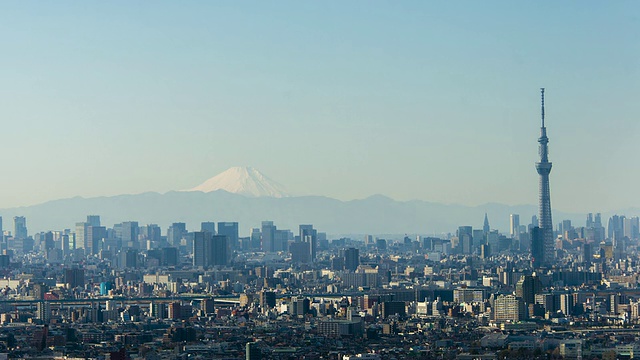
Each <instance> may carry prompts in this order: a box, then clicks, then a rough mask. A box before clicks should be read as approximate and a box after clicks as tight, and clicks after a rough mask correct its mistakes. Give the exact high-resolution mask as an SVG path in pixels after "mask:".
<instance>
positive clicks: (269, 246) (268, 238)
mask: <svg viewBox="0 0 640 360" xmlns="http://www.w3.org/2000/svg"><path fill="white" fill-rule="evenodd" d="M261 233H262V251H264V252H275V251H276V246H275V238H276V226H275V225H273V221H263V222H262V231H261Z"/></svg>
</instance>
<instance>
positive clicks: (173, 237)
mask: <svg viewBox="0 0 640 360" xmlns="http://www.w3.org/2000/svg"><path fill="white" fill-rule="evenodd" d="M186 234H187V225H186V224H185V223H173V224H171V226H169V229H168V230H167V242H169V245H171V246H174V247H179V246H180V242H181V241H182V238H183V237H184V236H185V235H186Z"/></svg>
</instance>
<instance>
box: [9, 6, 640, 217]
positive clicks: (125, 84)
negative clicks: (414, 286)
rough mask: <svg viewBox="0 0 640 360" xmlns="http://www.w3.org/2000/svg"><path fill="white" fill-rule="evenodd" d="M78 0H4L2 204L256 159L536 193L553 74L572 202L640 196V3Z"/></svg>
mask: <svg viewBox="0 0 640 360" xmlns="http://www.w3.org/2000/svg"><path fill="white" fill-rule="evenodd" d="M68 4H69V3H67V4H66V5H65V4H64V3H63V4H55V5H54V4H44V5H43V4H38V6H37V7H36V6H35V5H32V4H29V3H20V4H3V5H1V8H0V10H2V11H0V13H1V14H2V15H0V16H1V17H2V18H1V20H2V23H3V24H4V25H5V27H6V29H7V31H6V32H4V33H3V34H2V35H0V36H2V39H3V42H4V43H5V44H7V53H9V54H11V56H8V57H6V58H4V59H2V60H0V61H1V64H2V65H3V66H2V68H3V69H4V70H1V71H2V74H3V78H5V81H3V84H2V85H0V91H1V92H2V93H3V95H4V101H5V103H4V106H3V107H2V110H1V111H0V116H2V117H3V118H5V119H8V120H7V124H6V129H5V131H6V133H7V134H9V135H8V136H6V138H5V139H4V141H3V144H4V146H5V147H4V148H5V153H8V151H12V152H14V153H16V154H20V156H14V157H10V156H5V158H4V166H5V168H6V169H8V170H9V172H10V174H12V176H5V177H3V179H1V180H0V203H1V204H2V208H10V207H15V206H26V205H31V204H37V203H42V202H44V201H48V200H54V199H61V198H70V197H74V196H84V197H95V196H113V195H119V194H135V193H142V192H147V191H155V192H161V193H164V192H166V191H171V190H179V189H186V188H190V187H193V186H195V185H197V184H199V183H201V182H202V181H203V180H205V179H207V178H209V177H211V176H213V175H214V174H217V173H220V172H222V171H223V170H225V169H227V168H229V167H232V166H245V165H247V166H253V167H255V168H257V169H260V170H261V171H263V172H264V173H265V174H268V175H269V176H271V177H273V178H274V179H275V180H277V181H279V182H281V183H283V184H286V185H287V186H288V187H289V188H290V190H291V192H292V193H294V194H300V195H307V194H313V195H323V196H328V197H332V198H336V199H340V200H350V199H361V198H365V197H367V196H370V195H373V194H383V195H386V196H389V197H392V198H394V199H398V200H411V199H420V200H425V201H434V202H441V203H445V204H452V203H459V204H466V205H479V204H484V203H489V202H499V203H504V204H511V205H515V204H534V203H535V199H536V197H537V196H536V188H537V187H536V179H534V178H533V177H532V176H531V175H532V170H531V164H532V163H534V162H535V161H536V158H535V153H533V152H532V151H531V148H532V147H533V146H535V145H534V141H535V137H533V136H532V135H531V134H533V133H534V131H535V130H534V129H535V128H536V126H537V106H536V105H535V104H534V103H533V102H532V101H531V99H532V97H533V96H534V94H535V93H536V91H537V88H538V87H540V86H542V85H544V86H546V87H547V91H548V93H549V94H550V95H551V99H552V100H551V101H550V102H548V107H547V108H548V111H549V114H550V115H551V116H552V118H553V119H554V122H553V124H550V126H551V128H550V130H551V131H553V133H554V134H557V139H558V140H557V141H556V143H555V144H554V148H553V154H552V155H553V158H554V162H556V164H558V165H560V164H561V165H562V166H559V167H558V169H557V170H556V171H554V189H555V190H554V204H553V205H554V208H556V209H561V210H563V211H571V212H588V211H590V210H593V209H598V210H599V211H602V212H607V211H615V210H618V209H625V208H628V207H632V206H635V205H636V204H637V203H636V199H637V198H639V197H640V189H637V187H636V186H635V184H634V182H633V178H634V177H635V176H636V175H640V174H636V172H637V171H640V170H636V169H635V168H634V167H632V166H629V163H630V161H631V160H632V158H633V154H636V153H638V151H639V150H640V145H638V144H637V143H636V142H635V141H634V139H635V138H636V137H637V136H636V135H637V134H638V127H637V124H636V123H637V122H636V121H635V118H636V117H637V111H636V110H635V109H634V107H633V106H632V104H633V99H634V98H635V96H634V95H635V94H637V90H638V89H637V84H638V83H640V81H638V67H637V64H636V61H635V59H637V56H638V52H639V51H638V47H637V45H636V42H635V37H634V36H633V34H634V31H633V29H634V19H633V18H632V17H631V16H630V14H632V13H634V12H635V9H637V7H638V5H637V4H635V3H632V2H620V3H613V4H610V3H607V4H603V3H598V2H587V3H581V4H580V5H577V4H576V5H571V4H555V3H551V2H546V3H542V4H511V3H508V2H494V3H493V4H494V5H495V6H493V7H492V6H487V4H477V3H473V2H465V6H464V7H463V8H464V10H462V11H460V10H459V9H460V8H461V7H460V6H458V5H452V4H425V3H420V2H407V3H404V4H403V5H398V6H392V5H390V4H385V3H378V2H376V3H367V6H366V7H364V6H362V5H361V4H357V3H352V4H299V3H293V2H284V3H281V4H262V3H258V2H255V3H254V2H251V3H250V5H251V6H249V7H247V6H246V5H247V4H245V6H242V5H221V4H193V3H192V4H183V5H181V6H177V5H174V4H170V3H160V4H156V5H154V7H153V8H151V7H146V6H144V5H143V4H128V3H127V4H125V3H117V2H115V3H110V4H92V5H88V6H86V7H83V8H76V7H73V6H70V5H68ZM248 9H251V11H247V10H248ZM142 14H144V16H142ZM27 24H28V26H26V25H27ZM329 24H330V25H331V26H327V25H329ZM542 24H544V26H543V25H542ZM593 24H598V25H599V26H593ZM45 53H46V54H47V56H42V55H43V54H45ZM599 144H606V151H602V150H600V147H599V146H598V145H599ZM487 160H491V161H490V162H487ZM290 164H296V166H295V167H292V166H291V165H290ZM487 164H490V165H487ZM124 169H126V171H124ZM36 173H38V174H43V175H41V176H36V175H35V174H36ZM32 174H33V175H32ZM619 174H625V176H619ZM25 175H26V176H25Z"/></svg>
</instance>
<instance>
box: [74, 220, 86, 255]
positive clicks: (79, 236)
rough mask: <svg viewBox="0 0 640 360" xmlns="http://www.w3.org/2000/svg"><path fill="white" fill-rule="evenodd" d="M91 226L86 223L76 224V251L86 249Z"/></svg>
mask: <svg viewBox="0 0 640 360" xmlns="http://www.w3.org/2000/svg"><path fill="white" fill-rule="evenodd" d="M88 228H89V224H88V223H86V222H77V223H76V247H75V248H76V249H86V245H85V239H86V238H87V229H88Z"/></svg>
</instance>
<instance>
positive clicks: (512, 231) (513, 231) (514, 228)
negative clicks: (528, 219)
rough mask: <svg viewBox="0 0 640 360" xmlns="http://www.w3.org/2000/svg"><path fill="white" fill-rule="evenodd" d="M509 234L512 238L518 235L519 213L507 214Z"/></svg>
mask: <svg viewBox="0 0 640 360" xmlns="http://www.w3.org/2000/svg"><path fill="white" fill-rule="evenodd" d="M509 235H510V236H511V237H512V238H514V239H515V238H517V237H518V235H520V215H518V214H511V215H510V216H509Z"/></svg>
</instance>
